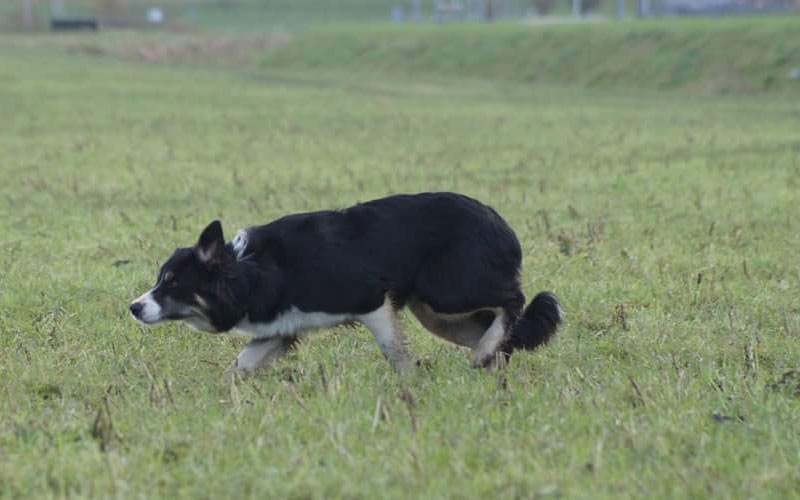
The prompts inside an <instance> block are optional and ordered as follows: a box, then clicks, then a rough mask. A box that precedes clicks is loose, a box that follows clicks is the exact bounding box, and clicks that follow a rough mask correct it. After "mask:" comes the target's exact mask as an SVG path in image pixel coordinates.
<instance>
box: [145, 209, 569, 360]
mask: <svg viewBox="0 0 800 500" xmlns="http://www.w3.org/2000/svg"><path fill="white" fill-rule="evenodd" d="M521 261H522V251H521V249H520V244H519V241H518V240H517V237H516V236H515V234H514V231H513V230H512V229H511V228H510V227H509V226H508V224H507V223H506V222H505V221H504V220H503V218H502V217H500V215H498V214H497V212H495V211H494V210H493V209H492V208H490V207H488V206H486V205H484V204H482V203H480V202H478V201H476V200H473V199H471V198H468V197H466V196H463V195H459V194H455V193H422V194H414V195H396V196H390V197H388V198H382V199H379V200H374V201H370V202H367V203H360V204H358V205H355V206H353V207H351V208H347V209H344V210H336V211H320V212H311V213H302V214H295V215H289V216H286V217H283V218H280V219H278V220H276V221H274V222H271V223H269V224H266V225H263V226H254V227H249V228H247V229H243V230H241V231H239V233H238V234H237V235H236V237H235V238H234V239H233V241H231V242H228V243H226V242H225V240H224V238H223V235H222V225H221V224H220V222H219V221H214V222H212V223H211V224H210V225H209V226H208V227H206V228H205V230H204V231H203V232H202V234H201V235H200V239H199V240H198V242H197V243H196V244H195V245H194V246H193V247H190V248H178V249H177V250H175V252H174V253H173V254H172V256H171V257H170V258H169V259H168V260H167V261H166V262H165V263H164V265H163V266H161V269H160V270H159V273H158V281H157V282H156V285H155V287H154V288H153V289H152V290H150V291H148V292H147V293H145V294H144V295H142V296H141V297H139V298H138V299H136V300H135V301H134V302H133V303H132V304H131V305H130V311H131V313H132V314H133V316H134V318H136V319H137V320H139V321H141V322H142V323H146V324H152V323H157V322H160V321H164V320H182V321H185V322H186V323H188V324H189V325H191V326H193V327H194V328H196V329H199V330H203V331H207V332H214V333H222V332H227V331H229V330H232V329H236V330H239V331H240V332H243V333H245V334H247V335H249V336H252V339H251V341H250V342H249V343H248V344H247V345H246V347H245V348H244V350H243V351H242V352H241V353H239V355H238V357H237V359H236V360H234V362H233V365H232V366H231V369H233V370H235V371H236V372H238V373H242V374H244V373H248V372H252V371H254V370H256V369H258V368H262V367H265V366H267V365H268V364H270V363H271V362H272V361H274V360H275V359H277V358H278V357H280V356H281V355H283V354H284V353H286V352H287V350H289V349H290V348H291V347H292V346H293V345H294V344H295V343H296V342H297V341H298V339H300V338H301V337H303V336H304V335H305V334H306V333H308V332H310V331H312V330H316V329H320V328H327V327H332V326H334V325H338V324H341V323H345V322H351V321H357V322H360V323H362V324H363V325H364V326H366V327H367V329H369V331H370V332H372V335H373V336H374V337H375V340H376V341H377V343H378V347H380V350H381V352H382V353H383V354H384V356H385V357H386V358H387V359H388V360H389V362H390V363H391V365H392V366H393V367H394V368H395V369H396V370H397V371H400V372H402V371H404V370H405V369H406V368H407V367H408V366H409V365H410V358H409V354H408V351H407V349H406V340H405V337H404V335H403V332H402V331H401V329H400V324H399V322H398V320H397V313H398V311H399V310H400V309H402V308H403V307H405V306H408V308H409V309H410V310H411V312H412V313H413V314H414V316H416V317H417V319H418V320H419V322H420V323H421V324H422V326H424V327H425V328H426V329H427V330H429V331H430V332H431V333H433V334H434V335H437V336H439V337H441V338H443V339H445V340H449V341H450V342H453V343H455V344H458V345H462V346H466V347H469V348H470V349H472V350H473V351H474V355H473V361H472V364H473V366H475V367H490V366H494V365H495V364H496V362H497V361H498V360H504V359H507V358H508V356H510V355H511V353H512V352H513V351H514V350H516V349H526V350H531V349H534V348H536V347H538V346H540V345H542V344H544V343H546V342H547V341H548V340H549V339H550V338H551V336H552V335H553V334H554V333H555V332H556V329H557V328H558V325H559V323H560V322H561V318H562V313H561V309H560V307H559V303H558V299H557V298H556V297H555V295H553V294H551V293H549V292H541V293H539V294H538V295H536V297H534V299H533V300H532V301H531V303H530V304H529V305H528V306H527V307H525V308H524V309H523V307H524V306H525V297H524V295H523V294H522V290H521V289H520V281H519V272H520V264H521Z"/></svg>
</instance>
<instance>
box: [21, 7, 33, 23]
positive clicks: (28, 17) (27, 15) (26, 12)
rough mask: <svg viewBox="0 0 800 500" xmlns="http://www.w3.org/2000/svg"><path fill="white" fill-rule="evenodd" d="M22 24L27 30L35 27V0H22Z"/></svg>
mask: <svg viewBox="0 0 800 500" xmlns="http://www.w3.org/2000/svg"><path fill="white" fill-rule="evenodd" d="M22 22H23V24H24V25H25V27H26V28H32V27H33V0H22Z"/></svg>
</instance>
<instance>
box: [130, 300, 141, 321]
mask: <svg viewBox="0 0 800 500" xmlns="http://www.w3.org/2000/svg"><path fill="white" fill-rule="evenodd" d="M142 309H144V304H142V303H141V302H134V303H133V304H131V307H130V310H131V314H133V317H134V318H138V317H139V315H140V314H142Z"/></svg>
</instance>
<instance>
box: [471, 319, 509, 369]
mask: <svg viewBox="0 0 800 500" xmlns="http://www.w3.org/2000/svg"><path fill="white" fill-rule="evenodd" d="M505 316H506V315H505V312H504V311H503V310H502V309H498V310H497V311H496V313H495V317H494V321H492V324H491V325H490V326H489V329H488V330H486V333H485V334H483V337H481V340H480V341H479V342H478V347H477V348H475V357H474V359H473V362H474V363H476V364H479V363H480V362H481V361H482V360H484V359H485V358H486V357H489V356H494V355H495V353H496V352H497V349H498V348H499V347H500V343H501V342H502V341H503V339H504V338H505V336H506V329H505V325H504V323H505Z"/></svg>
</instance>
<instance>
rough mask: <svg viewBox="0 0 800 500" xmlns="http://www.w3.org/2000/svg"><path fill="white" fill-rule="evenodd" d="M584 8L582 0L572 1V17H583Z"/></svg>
mask: <svg viewBox="0 0 800 500" xmlns="http://www.w3.org/2000/svg"><path fill="white" fill-rule="evenodd" d="M582 7H583V6H582V5H581V0H572V15H573V16H575V17H581V11H582V10H583V8H582Z"/></svg>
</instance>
